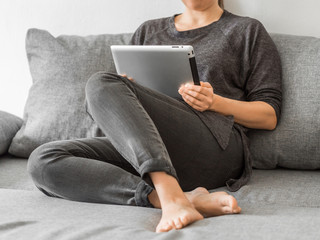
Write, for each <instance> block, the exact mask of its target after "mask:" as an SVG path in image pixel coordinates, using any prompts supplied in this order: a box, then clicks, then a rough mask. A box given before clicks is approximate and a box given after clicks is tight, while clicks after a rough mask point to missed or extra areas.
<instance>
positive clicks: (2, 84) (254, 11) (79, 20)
mask: <svg viewBox="0 0 320 240" xmlns="http://www.w3.org/2000/svg"><path fill="white" fill-rule="evenodd" d="M225 1H226V8H227V9H228V10H229V11H231V12H234V13H236V14H240V15H247V16H251V17H254V18H257V19H259V20H260V21H261V22H262V23H263V24H264V25H265V26H266V28H267V30H268V31H270V32H280V33H289V34H297V35H311V36H317V37H320V27H319V25H320V24H319V23H320V16H319V15H318V11H319V10H320V1H319V0H304V1H301V0H299V1H298V0H225ZM183 9H184V7H183V4H182V3H181V0H114V1H112V0H0V34H1V35H0V110H4V111H8V112H11V113H13V114H16V115H18V116H22V114H23V108H24V104H25V101H26V99H27V95H28V90H29V88H30V86H31V83H32V81H31V77H30V73H29V68H28V63H27V59H26V56H25V49H24V39H25V34H26V31H27V29H28V28H33V27H36V28H42V29H46V30H48V31H49V32H51V33H52V34H53V35H55V36H57V35H60V34H77V35H89V34H101V33H121V32H133V31H134V30H135V29H136V28H137V27H138V26H139V25H140V23H142V22H143V21H145V20H147V19H151V18H158V17H163V16H171V15H172V14H174V13H177V12H182V11H183Z"/></svg>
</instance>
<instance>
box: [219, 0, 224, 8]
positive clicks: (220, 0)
mask: <svg viewBox="0 0 320 240" xmlns="http://www.w3.org/2000/svg"><path fill="white" fill-rule="evenodd" d="M218 4H219V6H220V7H221V8H222V9H224V4H223V0H219V1H218Z"/></svg>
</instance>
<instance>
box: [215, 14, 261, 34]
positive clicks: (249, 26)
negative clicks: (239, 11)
mask: <svg viewBox="0 0 320 240" xmlns="http://www.w3.org/2000/svg"><path fill="white" fill-rule="evenodd" d="M225 12H226V16H225V20H224V21H223V23H222V24H221V30H222V31H224V32H236V33H237V34H241V33H246V32H248V31H250V32H252V31H256V30H260V29H265V28H264V26H263V24H262V23H261V22H260V21H259V20H258V19H255V18H252V17H248V16H240V15H236V14H234V13H231V12H228V11H226V10H225Z"/></svg>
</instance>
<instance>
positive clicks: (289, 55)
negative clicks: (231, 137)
mask: <svg viewBox="0 0 320 240" xmlns="http://www.w3.org/2000/svg"><path fill="white" fill-rule="evenodd" d="M271 36H272V38H273V40H274V42H275V44H276V46H277V48H278V50H279V53H280V57H281V61H282V67H283V86H282V88H283V102H282V116H281V119H280V122H279V125H278V127H277V129H276V130H275V131H263V130H251V131H250V132H249V138H250V139H251V147H250V148H251V152H252V156H253V159H254V161H253V166H254V167H256V168H260V169H272V168H276V167H277V166H280V167H286V168H292V169H319V168H320V157H319V156H320V94H319V89H320V38H314V37H299V36H290V35H283V34H272V35H271Z"/></svg>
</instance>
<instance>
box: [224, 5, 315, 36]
mask: <svg viewBox="0 0 320 240" xmlns="http://www.w3.org/2000/svg"><path fill="white" fill-rule="evenodd" d="M225 2H226V4H225V5H226V9H228V10H229V11H230V12H232V13H235V14H238V15H244V16H250V17H253V18H256V19H259V20H260V21H261V22H262V23H263V24H264V26H265V27H266V28H267V30H268V31H269V32H274V33H287V34H294V35H305V36H315V37H320V1H319V0H225Z"/></svg>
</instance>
